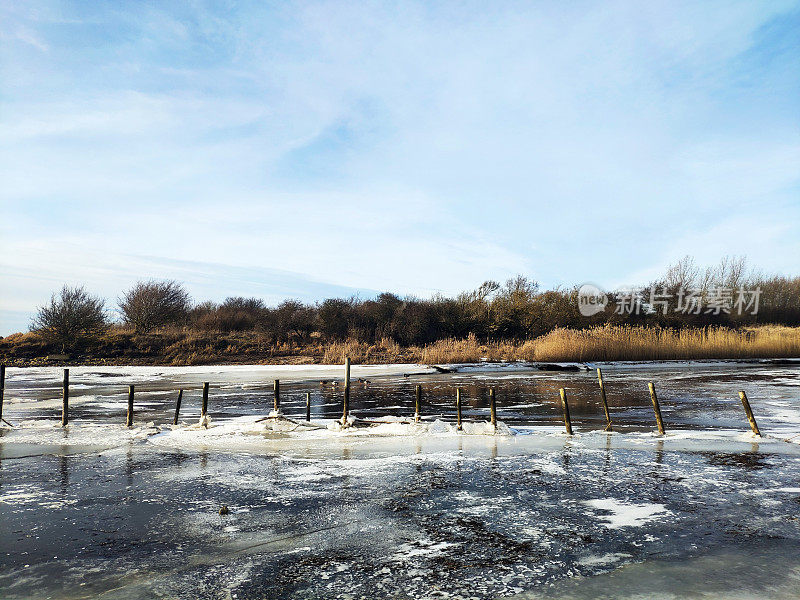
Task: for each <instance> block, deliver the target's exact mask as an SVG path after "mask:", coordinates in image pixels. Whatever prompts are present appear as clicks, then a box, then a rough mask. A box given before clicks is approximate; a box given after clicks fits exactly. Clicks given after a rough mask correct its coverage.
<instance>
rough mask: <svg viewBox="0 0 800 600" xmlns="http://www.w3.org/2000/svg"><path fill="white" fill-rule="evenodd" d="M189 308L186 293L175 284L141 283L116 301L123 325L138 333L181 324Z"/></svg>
mask: <svg viewBox="0 0 800 600" xmlns="http://www.w3.org/2000/svg"><path fill="white" fill-rule="evenodd" d="M189 306H190V305H189V293H188V292H187V291H186V290H185V289H184V288H183V286H182V285H181V284H180V283H178V282H177V281H140V282H139V283H137V284H136V285H135V286H133V288H131V289H130V290H128V291H127V292H125V294H124V295H123V296H122V298H121V299H120V300H119V309H120V312H121V313H122V318H123V320H124V322H125V324H127V325H130V326H131V327H133V328H134V329H135V330H136V331H137V332H148V331H151V330H152V329H155V328H156V327H163V326H164V325H182V324H183V323H185V322H186V318H187V317H188V315H189Z"/></svg>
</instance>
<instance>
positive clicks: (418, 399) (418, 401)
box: [0, 358, 761, 435]
mask: <svg viewBox="0 0 800 600" xmlns="http://www.w3.org/2000/svg"><path fill="white" fill-rule="evenodd" d="M5 378H6V367H5V365H0V422H3V423H6V424H7V425H9V426H11V424H10V423H9V422H8V421H6V420H5V419H4V418H3V396H4V393H5ZM597 379H598V383H599V384H600V400H601V401H602V404H603V412H604V413H605V417H606V427H605V430H606V431H611V413H610V412H609V409H608V400H607V398H606V388H605V383H604V382H603V372H602V371H601V370H600V369H599V368H598V369H597ZM648 388H649V390H650V400H651V401H652V403H653V411H654V413H655V417H656V426H657V427H658V433H659V434H661V435H664V433H665V428H664V420H663V419H662V417H661V407H660V405H659V403H658V396H657V395H656V388H655V385H653V383H649V384H648ZM208 390H209V382H204V383H203V403H202V408H201V412H200V419H201V421H202V422H205V419H206V417H207V415H208ZM62 392H63V393H62V410H61V426H62V427H66V425H67V423H68V422H69V369H64V383H63V387H62ZM134 393H135V386H134V385H133V384H131V385H129V386H128V412H127V415H126V419H125V424H126V425H127V426H128V427H132V426H133V400H134ZM559 394H560V396H561V408H562V411H563V414H564V428H565V430H566V432H567V435H572V419H571V418H570V414H569V403H568V402H567V392H566V390H565V389H564V388H561V389H560V390H559ZM414 395H415V403H414V421H415V422H419V420H420V417H421V414H422V386H421V385H417V386H416V387H415V389H414ZM273 398H274V400H273V413H274V414H273V415H272V416H274V417H280V416H281V412H280V402H281V383H280V380H278V379H276V380H275V381H274V385H273ZM739 398H740V400H741V401H742V405H743V406H744V410H745V413H746V414H747V420H748V421H749V422H750V428H751V429H752V430H753V433H754V434H756V435H761V433H760V431H759V429H758V425H757V424H756V419H755V416H753V410H752V409H751V408H750V402H749V401H748V400H747V394H745V393H744V392H743V391H742V392H739ZM182 399H183V390H182V389H181V390H179V391H178V400H177V402H176V403H175V417H174V418H173V420H172V423H173V425H177V424H178V417H179V416H180V411H181V401H182ZM342 404H343V412H342V424H343V425H347V424H348V422H349V421H348V418H349V416H350V359H349V358H348V359H346V361H345V380H344V399H343V402H342ZM310 420H311V393H310V392H306V421H310ZM489 421H490V423H491V424H492V425H493V426H495V427H497V398H496V395H495V390H494V388H489ZM462 428H463V420H462V418H461V388H457V389H456V429H458V430H459V431H461V430H462Z"/></svg>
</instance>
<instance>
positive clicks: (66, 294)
mask: <svg viewBox="0 0 800 600" xmlns="http://www.w3.org/2000/svg"><path fill="white" fill-rule="evenodd" d="M104 305H105V302H104V301H103V300H102V299H101V298H98V297H96V296H92V295H90V294H89V293H88V292H86V290H85V289H84V288H83V287H68V286H66V285H65V286H64V287H62V288H61V291H60V292H59V293H58V294H53V295H52V296H50V303H49V304H47V305H45V306H41V307H40V308H39V310H38V311H37V313H36V316H35V317H34V318H33V320H32V321H31V326H30V328H31V330H32V331H35V332H36V333H38V334H39V335H41V336H42V337H43V338H44V339H46V340H47V341H49V342H54V343H58V344H61V351H62V352H64V351H66V348H67V346H71V345H73V344H74V343H75V342H76V341H77V340H78V339H79V338H80V337H81V336H84V335H89V334H92V333H96V332H98V331H100V330H102V329H103V328H104V327H105V326H106V325H107V324H108V319H107V318H106V314H105V311H104Z"/></svg>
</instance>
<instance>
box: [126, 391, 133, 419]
mask: <svg viewBox="0 0 800 600" xmlns="http://www.w3.org/2000/svg"><path fill="white" fill-rule="evenodd" d="M133 392H134V389H133V384H131V385H129V386H128V418H127V419H126V420H125V424H126V425H127V426H128V427H133Z"/></svg>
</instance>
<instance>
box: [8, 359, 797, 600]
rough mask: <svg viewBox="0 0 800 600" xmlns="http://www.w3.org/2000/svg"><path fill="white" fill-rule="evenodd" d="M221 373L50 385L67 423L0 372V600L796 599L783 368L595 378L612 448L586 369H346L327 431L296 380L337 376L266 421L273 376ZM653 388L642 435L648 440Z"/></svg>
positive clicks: (327, 394)
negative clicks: (608, 414) (568, 417)
mask: <svg viewBox="0 0 800 600" xmlns="http://www.w3.org/2000/svg"><path fill="white" fill-rule="evenodd" d="M604 368H606V367H604ZM227 369H228V368H227V367H210V368H205V367H204V368H200V369H197V368H182V369H180V370H178V371H170V370H169V369H168V368H160V369H158V368H153V369H152V370H151V371H146V373H149V374H152V375H153V380H152V381H150V380H147V378H146V377H145V375H144V374H143V373H145V372H137V371H136V370H135V369H112V370H110V371H105V370H102V369H98V368H90V369H89V371H87V372H86V373H81V372H76V370H73V371H72V372H71V376H72V378H73V379H75V378H78V383H79V384H81V385H84V384H85V385H86V386H87V387H85V388H80V389H76V390H75V405H74V409H73V410H72V411H71V414H72V420H71V422H70V425H69V426H68V427H67V428H65V429H62V428H61V427H60V426H59V420H58V417H59V407H60V399H59V389H58V379H59V378H60V373H59V372H58V371H57V370H51V371H50V372H49V374H47V375H46V376H45V374H44V373H43V372H40V371H35V372H33V373H32V375H27V374H25V373H20V372H17V373H14V374H13V376H12V377H11V378H10V379H8V381H7V383H8V385H9V387H8V388H7V394H8V395H10V396H11V397H13V398H16V399H17V400H18V401H15V402H11V403H9V404H7V405H6V411H4V413H5V415H6V416H7V418H9V420H11V421H12V422H13V423H14V424H15V425H16V427H15V428H13V429H10V428H2V429H0V566H2V569H0V592H2V593H0V596H2V597H3V598H9V599H23V598H24V599H31V598H33V599H36V598H64V597H86V598H90V597H92V598H93V597H102V598H106V599H115V598H117V599H119V598H137V599H138V598H145V599H149V598H153V599H155V598H159V599H162V598H163V599H166V598H184V597H190V598H197V599H212V598H213V599H217V598H237V600H249V599H253V600H255V599H259V600H261V599H263V598H267V597H268V598H321V597H324V598H398V597H401V598H493V597H499V596H513V595H515V594H521V595H522V596H521V597H523V598H525V597H528V598H596V597H614V598H629V599H632V598H684V597H687V596H689V597H709V598H711V597H714V598H717V597H720V598H760V597H772V598H778V599H781V600H782V599H783V598H796V597H800V584H799V583H798V582H800V560H798V558H797V557H798V556H800V552H798V551H800V520H798V518H797V506H798V501H799V500H800V488H798V487H797V482H798V481H800V446H798V444H797V443H791V442H793V441H798V440H799V439H800V385H798V382H800V377H798V375H799V374H800V368H798V367H794V366H785V367H784V366H781V367H778V366H775V365H752V364H742V365H730V364H724V363H723V364H716V363H697V364H688V363H687V364H686V365H676V366H674V368H670V367H669V365H663V364H659V365H651V366H650V367H647V366H642V365H636V366H630V365H615V366H613V367H612V366H608V367H607V369H608V372H607V376H606V379H607V390H608V393H609V401H610V402H611V409H612V419H613V420H614V430H613V431H612V432H610V433H608V432H604V431H602V426H603V418H602V411H601V410H600V407H599V404H598V397H597V389H596V379H595V375H594V374H593V373H591V372H579V373H564V372H549V373H548V372H541V371H533V370H531V369H530V368H529V367H527V366H525V365H509V366H500V367H495V366H493V365H482V366H481V367H472V368H470V369H464V370H462V371H460V372H458V373H454V374H439V373H431V372H427V371H426V372H422V371H423V370H424V369H420V372H419V373H418V374H416V375H414V374H412V373H413V371H411V370H410V369H409V368H408V366H407V365H402V366H399V367H381V368H376V369H374V370H371V371H370V370H368V371H369V373H370V374H369V375H368V376H366V377H364V376H363V375H356V374H355V373H357V372H354V387H353V390H352V397H351V409H352V412H351V416H352V418H351V420H350V426H349V427H345V428H342V427H341V424H340V421H339V419H340V417H341V386H339V387H338V388H334V387H333V386H331V385H330V384H322V385H321V384H320V382H319V381H318V379H328V378H332V377H334V376H335V373H336V372H338V371H339V370H340V368H338V369H333V371H331V373H332V374H331V375H327V374H325V375H324V376H323V374H322V373H323V372H322V371H316V370H314V369H310V371H311V372H312V374H311V375H310V376H309V373H308V372H300V371H298V372H295V375H297V376H298V379H294V380H292V379H290V378H291V374H290V373H288V371H292V369H288V370H287V371H286V374H283V373H282V374H281V377H280V378H281V379H282V380H283V381H282V383H283V384H284V385H282V389H283V391H284V395H283V397H282V401H281V413H280V414H275V415H272V416H271V417H270V410H271V408H272V382H271V377H272V376H273V375H275V373H276V372H277V371H276V370H269V369H262V368H256V369H255V370H253V369H252V368H249V367H247V368H234V369H232V370H231V371H230V372H229V371H228V370H227ZM248 369H250V370H248ZM393 369H397V370H393ZM325 373H327V372H325ZM210 374H213V377H212V376H210ZM403 374H408V375H409V377H404V376H403ZM254 375H257V376H258V377H257V378H256V377H254ZM84 376H85V377H86V380H81V378H82V377H84ZM149 376H150V375H147V377H149ZM355 377H364V378H365V379H369V382H368V383H357V379H355ZM251 378H252V379H251ZM207 379H210V380H212V382H213V383H212V393H211V398H210V402H209V415H208V419H207V421H205V422H200V421H199V420H200V412H199V410H200V408H199V383H202V381H204V380H207ZM259 380H260V381H259ZM651 380H654V381H655V382H656V385H657V388H658V390H659V398H660V399H661V402H662V411H663V412H664V418H665V422H666V423H667V435H665V436H658V435H656V434H655V433H654V423H653V417H652V408H651V407H650V406H649V396H648V394H647V388H646V385H647V382H648V381H651ZM128 381H131V382H135V383H136V385H137V395H136V397H137V401H136V411H135V414H134V426H133V427H132V428H127V427H125V424H124V416H125V393H126V387H127V382H128ZM416 383H421V384H422V385H423V386H424V390H425V392H424V395H423V415H422V416H423V418H422V420H421V422H419V423H415V422H414V419H413V386H414V385H415V384H416ZM184 385H185V386H187V390H188V391H187V393H186V394H185V395H184V405H183V407H182V410H181V417H180V424H179V425H177V426H173V425H172V424H171V423H172V416H173V410H174V405H173V402H174V398H175V395H174V391H175V390H176V389H177V388H178V387H180V386H184ZM192 385H194V386H195V387H191V386H192ZM490 385H491V386H495V387H496V388H497V390H498V394H497V396H498V413H499V414H498V416H499V418H500V420H501V422H500V423H499V424H498V425H499V426H498V430H497V431H495V430H494V428H493V427H492V426H491V425H490V424H489V423H488V416H489V414H488V405H487V402H486V389H487V387H488V386H490ZM456 386H460V387H462V390H463V396H464V399H465V402H464V415H465V423H464V430H463V431H462V432H458V431H457V430H456V428H455V422H454V416H455V415H454V405H453V401H452V399H453V396H454V390H455V387H456ZM560 387H566V388H567V389H568V397H569V399H570V401H571V402H572V403H573V404H571V407H572V408H573V426H574V428H575V431H576V435H574V436H567V435H565V433H564V427H563V423H562V422H561V420H560V419H561V414H560V405H559V404H558V388H560ZM739 389H745V390H746V391H747V393H748V396H749V397H750V400H751V404H752V405H753V408H754V410H755V412H756V418H757V419H758V421H759V425H760V427H761V430H762V433H763V435H762V436H761V437H759V436H754V435H753V434H752V433H750V431H749V428H748V425H747V421H746V419H745V417H744V414H743V411H742V409H741V405H740V404H739V402H738V398H737V391H738V390H739ZM306 392H308V393H311V395H312V418H311V420H310V421H309V422H306V421H305V394H306ZM7 397H8V396H7ZM786 439H789V440H790V442H786V441H784V440H786ZM223 504H224V505H226V506H227V507H228V508H229V513H228V514H227V515H220V513H219V509H220V506H221V505H223ZM765 590H766V592H765ZM759 594H760V595H759Z"/></svg>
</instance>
